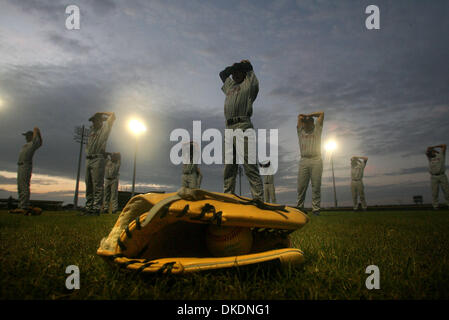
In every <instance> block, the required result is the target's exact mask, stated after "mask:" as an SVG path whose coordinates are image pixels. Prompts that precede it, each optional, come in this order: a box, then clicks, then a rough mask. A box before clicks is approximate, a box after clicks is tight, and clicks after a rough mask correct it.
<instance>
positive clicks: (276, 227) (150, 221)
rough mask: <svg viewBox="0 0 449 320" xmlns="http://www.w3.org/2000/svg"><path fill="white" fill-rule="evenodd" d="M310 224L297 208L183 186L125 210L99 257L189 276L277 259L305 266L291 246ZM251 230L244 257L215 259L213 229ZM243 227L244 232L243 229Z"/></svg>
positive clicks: (135, 267) (137, 199) (136, 267)
mask: <svg viewBox="0 0 449 320" xmlns="http://www.w3.org/2000/svg"><path fill="white" fill-rule="evenodd" d="M307 222H308V217H307V216H306V215H305V214H304V213H302V212H301V211H299V210H297V209H296V208H292V207H288V206H281V205H273V204H268V203H264V202H262V201H259V200H254V199H249V198H244V197H239V196H237V195H232V194H225V193H216V192H209V191H206V190H202V189H189V188H181V189H179V190H178V192H176V193H168V194H151V193H149V194H143V195H137V196H135V197H133V198H132V199H131V200H130V201H129V202H128V203H127V205H126V206H125V208H124V209H123V211H122V213H121V214H120V216H119V217H118V219H117V222H116V223H115V225H114V227H113V228H112V230H111V232H110V233H109V235H108V236H107V237H106V238H103V239H102V240H101V243H100V247H99V249H98V250H97V254H98V255H99V256H101V257H103V258H104V259H105V260H107V261H108V262H111V263H113V264H117V265H119V266H122V267H125V268H126V269H128V270H133V271H137V272H144V273H152V272H159V273H170V272H171V273H188V272H196V271H201V270H210V269H219V268H229V267H236V266H243V265H248V264H255V263H260V262H265V261H272V260H277V261H279V262H280V263H281V264H293V265H294V264H299V263H301V262H302V261H303V260H304V257H303V252H302V251H301V250H299V249H296V248H291V247H290V239H289V234H290V233H291V232H293V231H295V230H297V229H299V228H301V227H302V226H303V225H305V224H306V223H307ZM212 225H213V226H214V228H215V229H219V230H220V228H226V227H241V228H242V229H246V230H251V233H250V234H252V241H251V243H250V246H251V249H250V251H249V252H245V253H244V254H235V255H228V256H219V257H217V256H214V254H213V253H211V251H210V248H209V247H208V245H207V244H206V242H207V241H206V237H207V234H208V230H209V229H208V228H210V227H211V226H212ZM237 229H240V228H237Z"/></svg>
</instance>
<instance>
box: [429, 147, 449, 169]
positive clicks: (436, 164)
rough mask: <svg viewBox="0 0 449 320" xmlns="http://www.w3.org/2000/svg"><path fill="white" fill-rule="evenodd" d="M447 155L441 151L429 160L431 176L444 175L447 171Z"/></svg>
mask: <svg viewBox="0 0 449 320" xmlns="http://www.w3.org/2000/svg"><path fill="white" fill-rule="evenodd" d="M445 156H446V153H444V152H443V151H440V152H439V153H437V154H435V156H434V157H433V158H430V159H429V172H430V174H443V173H444V172H445V171H446V165H445V162H446V159H445V158H446V157H445Z"/></svg>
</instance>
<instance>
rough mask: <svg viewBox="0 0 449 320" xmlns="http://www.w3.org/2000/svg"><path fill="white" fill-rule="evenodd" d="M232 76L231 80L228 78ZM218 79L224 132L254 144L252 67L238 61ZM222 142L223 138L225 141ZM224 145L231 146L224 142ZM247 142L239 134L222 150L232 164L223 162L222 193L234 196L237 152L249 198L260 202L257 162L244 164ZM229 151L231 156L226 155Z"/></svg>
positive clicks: (256, 84)
mask: <svg viewBox="0 0 449 320" xmlns="http://www.w3.org/2000/svg"><path fill="white" fill-rule="evenodd" d="M231 75H232V77H230V76H231ZM220 78H221V80H222V81H223V86H222V87H221V89H222V90H223V92H224V94H225V95H226V99H225V103H224V114H225V118H226V129H232V130H238V129H240V130H242V131H243V133H244V135H248V139H251V141H254V142H256V137H255V133H254V130H252V131H247V130H248V129H254V127H253V124H252V122H251V116H252V115H253V103H254V100H256V97H257V94H258V92H259V81H258V80H257V78H256V75H255V74H254V71H253V66H252V65H251V63H250V62H249V61H248V60H242V61H240V62H238V63H234V64H233V65H232V66H229V67H227V68H226V69H224V70H223V71H221V72H220ZM225 140H226V138H225ZM225 144H226V145H227V144H231V142H230V141H227V140H226V141H225ZM237 144H238V145H244V146H245V147H244V150H240V148H236V145H237ZM248 145H249V143H248V140H247V139H244V137H243V135H237V136H236V137H235V138H233V141H232V146H233V148H232V149H233V150H226V153H227V156H226V158H229V159H230V158H232V159H233V162H232V163H229V164H228V163H226V164H225V168H224V177H223V179H224V192H226V193H234V192H235V183H236V176H237V170H238V164H237V163H236V159H235V156H234V154H235V153H237V154H238V156H239V158H240V159H243V160H244V161H243V168H244V169H245V175H246V177H247V178H248V181H249V184H250V188H251V193H252V196H253V198H257V199H259V200H262V201H263V184H262V179H261V177H260V174H259V168H258V167H257V163H254V164H252V163H248V162H249V161H248V153H249V152H251V151H247V149H248V148H247V147H248ZM230 152H232V154H228V153H230Z"/></svg>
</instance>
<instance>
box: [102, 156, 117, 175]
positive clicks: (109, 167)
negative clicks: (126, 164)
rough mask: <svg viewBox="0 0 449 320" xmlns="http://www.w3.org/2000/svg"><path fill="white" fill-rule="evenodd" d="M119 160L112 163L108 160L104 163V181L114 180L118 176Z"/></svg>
mask: <svg viewBox="0 0 449 320" xmlns="http://www.w3.org/2000/svg"><path fill="white" fill-rule="evenodd" d="M119 170H120V160H118V161H116V162H114V161H112V160H111V159H108V161H107V162H106V167H105V173H104V177H105V178H106V179H115V178H117V177H118V176H119Z"/></svg>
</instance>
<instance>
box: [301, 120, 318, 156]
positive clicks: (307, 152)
mask: <svg viewBox="0 0 449 320" xmlns="http://www.w3.org/2000/svg"><path fill="white" fill-rule="evenodd" d="M297 131H298V139H299V150H300V151H301V157H309V158H310V157H321V132H322V131H323V126H322V125H321V124H320V123H319V122H318V121H316V123H315V128H313V131H312V132H310V133H307V132H306V131H305V130H304V126H302V127H301V129H299V128H297Z"/></svg>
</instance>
